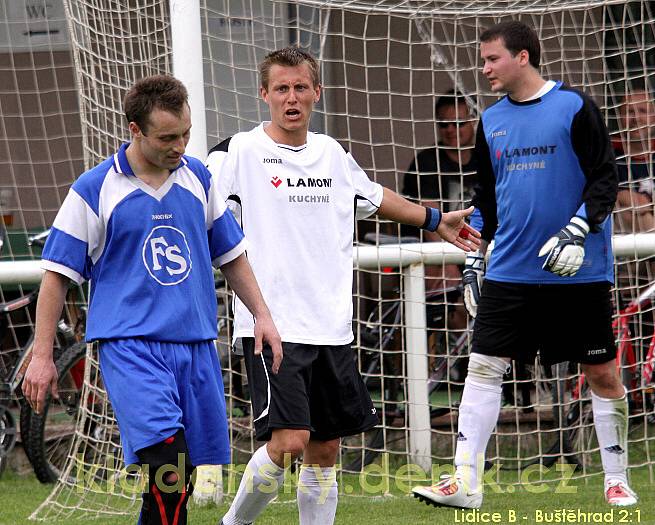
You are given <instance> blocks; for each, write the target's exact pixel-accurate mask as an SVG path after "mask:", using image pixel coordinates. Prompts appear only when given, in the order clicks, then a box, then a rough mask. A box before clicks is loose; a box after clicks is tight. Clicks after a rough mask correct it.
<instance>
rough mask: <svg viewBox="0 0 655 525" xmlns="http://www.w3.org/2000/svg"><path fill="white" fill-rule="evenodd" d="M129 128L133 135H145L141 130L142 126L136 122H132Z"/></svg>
mask: <svg viewBox="0 0 655 525" xmlns="http://www.w3.org/2000/svg"><path fill="white" fill-rule="evenodd" d="M127 128H128V129H129V130H130V133H131V134H132V137H138V136H139V135H143V131H142V130H141V128H140V127H139V125H138V124H137V123H136V122H130V123H129V125H128V126H127Z"/></svg>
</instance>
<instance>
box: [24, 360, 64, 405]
mask: <svg viewBox="0 0 655 525" xmlns="http://www.w3.org/2000/svg"><path fill="white" fill-rule="evenodd" d="M58 379H59V376H58V374H57V367H56V366H55V363H54V362H53V360H52V358H50V357H48V358H42V357H37V356H34V355H33V356H32V360H31V361H30V364H29V366H28V367H27V371H26V372H25V378H24V379H23V384H22V386H21V389H22V390H23V396H24V397H25V399H26V401H27V402H28V403H29V405H30V406H31V407H32V410H34V411H35V412H36V413H37V414H41V413H42V412H43V409H44V408H45V400H46V397H47V395H48V391H50V392H52V397H54V398H55V399H59V392H58V390H57V381H58Z"/></svg>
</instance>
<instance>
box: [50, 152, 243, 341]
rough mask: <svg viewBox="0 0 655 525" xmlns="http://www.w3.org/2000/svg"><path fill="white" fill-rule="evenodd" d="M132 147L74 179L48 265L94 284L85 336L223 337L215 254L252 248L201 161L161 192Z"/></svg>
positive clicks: (181, 169)
mask: <svg viewBox="0 0 655 525" xmlns="http://www.w3.org/2000/svg"><path fill="white" fill-rule="evenodd" d="M127 146H128V145H127V144H124V145H123V146H122V147H121V148H120V150H119V151H118V152H117V153H116V154H115V155H113V156H111V157H109V158H108V159H106V160H105V161H103V162H102V163H100V164H99V165H97V166H96V167H95V168H93V169H91V170H89V171H87V172H86V173H84V174H82V175H81V176H80V177H79V178H78V179H77V180H76V181H75V182H74V183H73V185H72V187H71V189H70V191H69V193H68V196H67V197H66V199H65V200H64V203H63V204H62V207H61V209H60V210H59V213H58V214H57V217H56V218H55V221H54V224H53V227H52V229H51V233H50V235H49V237H48V241H47V243H46V245H45V247H44V249H43V264H42V265H43V268H44V269H46V270H51V271H54V272H57V273H60V274H63V275H65V276H67V277H69V278H71V279H73V280H74V281H76V282H78V283H81V282H83V281H85V280H90V281H91V292H90V298H89V315H88V319H87V328H86V338H87V340H88V341H92V340H97V339H116V338H128V337H129V338H134V337H141V338H144V339H148V340H152V341H166V342H177V343H187V342H194V341H204V340H209V339H215V338H216V335H217V334H216V294H215V291H214V277H213V272H212V268H211V263H212V261H213V262H214V264H216V265H218V266H220V265H223V264H225V263H227V262H230V261H232V260H234V259H236V258H237V257H238V256H239V255H241V254H242V253H243V252H244V251H245V249H246V241H245V239H244V236H243V232H242V231H241V229H240V228H239V225H238V224H237V222H236V220H235V219H234V216H233V215H232V213H230V212H229V211H227V209H226V206H225V201H224V199H223V198H222V197H221V195H220V193H219V192H218V189H217V185H216V182H215V180H214V179H213V178H212V176H211V174H210V173H209V171H207V168H206V167H205V166H204V165H203V164H202V162H200V161H199V160H197V159H194V158H192V157H183V159H182V162H181V163H180V165H179V166H178V167H177V168H176V169H175V170H173V171H171V174H170V175H169V177H168V179H167V180H166V182H165V183H164V184H163V185H162V186H161V187H160V188H159V189H157V190H155V189H153V188H152V187H150V186H148V185H147V184H145V183H144V182H143V181H141V180H140V179H139V178H137V177H136V176H135V175H134V173H133V171H132V169H131V168H130V165H129V163H128V161H127V156H126V154H125V150H126V149H127Z"/></svg>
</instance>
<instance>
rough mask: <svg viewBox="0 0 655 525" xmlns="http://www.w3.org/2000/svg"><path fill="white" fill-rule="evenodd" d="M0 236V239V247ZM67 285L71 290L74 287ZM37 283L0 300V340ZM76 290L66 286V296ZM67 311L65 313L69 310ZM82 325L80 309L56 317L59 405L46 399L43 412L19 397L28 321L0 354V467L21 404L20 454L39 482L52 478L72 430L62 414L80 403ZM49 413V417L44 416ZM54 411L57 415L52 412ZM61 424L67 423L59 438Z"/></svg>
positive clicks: (39, 242) (27, 354)
mask: <svg viewBox="0 0 655 525" xmlns="http://www.w3.org/2000/svg"><path fill="white" fill-rule="evenodd" d="M47 234H48V231H46V232H43V233H41V234H38V235H35V236H31V237H29V238H28V245H30V246H41V247H42V246H43V244H44V243H45V239H46V237H47ZM0 238H2V240H3V241H4V229H0ZM2 244H3V242H0V247H1V246H2ZM71 290H75V289H74V288H73V289H71ZM38 293H39V290H38V288H37V289H36V290H34V291H32V292H30V293H28V294H26V295H23V296H21V297H19V298H17V299H14V300H12V301H8V302H6V303H3V304H0V316H1V317H0V340H4V339H5V337H6V335H7V334H8V331H9V330H8V329H9V327H10V326H12V323H11V319H10V317H11V316H12V315H13V314H16V313H17V312H21V313H22V312H25V314H24V315H26V316H28V318H29V315H30V314H29V313H27V312H29V311H30V309H32V308H33V305H34V304H35V303H36V300H37V298H38ZM74 293H75V292H72V291H69V295H68V297H69V298H71V297H72V295H74ZM69 317H70V316H69ZM83 326H84V316H83V310H80V311H79V313H78V315H77V316H76V318H75V319H74V321H73V323H72V324H71V323H69V322H67V321H66V320H64V318H62V319H60V321H59V322H58V324H57V327H56V341H55V353H54V359H55V363H56V367H57V370H58V372H59V379H58V387H59V391H60V399H59V401H58V403H59V405H60V406H61V407H62V408H63V410H59V411H58V410H53V409H52V408H51V404H48V405H47V406H46V408H45V410H44V413H43V414H36V413H34V412H33V411H32V409H31V407H30V406H29V405H28V404H27V403H26V402H25V401H24V399H23V397H22V393H21V391H20V386H21V383H22V380H23V378H24V375H25V372H26V370H27V367H28V365H29V362H30V359H31V357H32V350H33V344H34V332H33V326H32V327H31V328H30V335H29V336H28V338H27V340H26V341H25V343H24V344H22V345H17V349H16V350H10V351H3V352H2V354H1V356H0V357H1V358H0V365H1V367H2V370H0V372H1V375H0V378H1V381H0V422H1V423H0V471H1V470H2V469H4V468H5V466H6V463H7V457H8V455H9V453H10V452H11V451H12V450H13V448H14V446H15V445H16V442H17V431H18V428H17V426H16V421H15V418H14V415H13V411H12V408H13V407H18V409H19V410H20V418H19V428H20V435H21V440H22V443H23V448H24V450H25V454H26V456H27V458H28V460H29V462H30V464H31V465H32V467H33V469H34V472H35V474H36V476H37V478H38V479H39V480H40V481H41V482H52V481H55V480H56V479H57V473H58V472H59V471H60V469H59V468H58V466H59V465H60V464H61V462H62V460H61V459H59V458H60V457H61V456H62V455H63V454H64V453H67V452H68V444H69V442H70V439H67V438H70V437H72V434H73V432H74V424H73V425H72V429H71V426H70V425H65V424H64V423H65V422H64V418H63V417H62V414H68V416H69V417H68V419H69V420H72V422H73V423H74V421H75V413H76V412H77V407H78V406H79V397H76V396H77V395H78V394H77V393H76V392H79V390H80V389H81V386H82V384H81V378H82V375H81V373H83V367H84V362H83V359H84V351H83V345H82V344H80V343H77V341H78V340H79V339H80V337H81V336H80V333H81V331H82V330H83ZM48 413H50V418H48ZM53 416H56V417H53ZM63 429H67V430H66V432H65V435H66V436H67V438H64V434H63V433H62V432H63Z"/></svg>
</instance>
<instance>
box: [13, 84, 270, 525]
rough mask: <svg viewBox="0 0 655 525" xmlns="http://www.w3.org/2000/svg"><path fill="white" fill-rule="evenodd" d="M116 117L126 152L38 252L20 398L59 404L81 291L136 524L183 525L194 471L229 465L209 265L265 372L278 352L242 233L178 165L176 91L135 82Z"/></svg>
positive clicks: (185, 163) (71, 204) (67, 204)
mask: <svg viewBox="0 0 655 525" xmlns="http://www.w3.org/2000/svg"><path fill="white" fill-rule="evenodd" d="M124 110H125V115H126V116H127V120H128V122H129V131H130V134H131V138H132V140H131V142H130V143H127V144H123V145H122V146H121V147H120V149H119V150H118V151H117V152H116V153H115V154H114V155H112V156H111V157H109V158H107V159H106V160H105V161H103V162H102V163H100V164H98V165H97V166H96V167H94V168H93V169H91V170H89V171H87V172H86V173H84V174H82V175H81V176H80V177H79V178H78V179H77V180H76V181H75V182H74V183H73V186H72V187H71V189H70V191H69V193H68V196H67V197H66V199H65V200H64V203H63V205H62V207H61V210H60V211H59V213H58V214H57V217H56V218H55V221H54V224H53V227H52V231H51V233H50V236H49V238H48V241H47V243H46V246H45V248H44V250H43V267H44V269H45V270H46V272H45V275H44V277H43V283H42V286H41V293H40V295H39V301H38V305H37V316H36V334H35V343H34V356H33V358H32V361H31V363H30V365H29V368H28V370H27V373H26V376H25V381H24V383H23V391H24V394H25V397H26V398H27V399H28V401H29V402H30V403H31V404H32V406H33V407H35V409H36V411H37V412H40V411H41V410H42V408H43V406H44V403H45V400H46V395H47V394H48V391H49V390H50V389H51V390H52V394H53V395H54V396H56V395H57V391H56V385H57V372H56V370H55V366H54V363H53V359H52V345H53V338H54V333H55V325H56V322H57V320H58V319H59V316H60V314H61V311H62V307H63V303H64V297H65V293H66V289H67V285H68V282H69V280H74V281H76V282H78V283H82V282H83V281H86V280H88V281H90V298H89V315H88V320H87V328H86V338H87V341H90V342H91V341H93V342H95V344H97V345H98V355H99V360H100V369H101V373H102V377H103V381H104V384H105V387H106V389H107V393H108V395H109V399H110V401H111V404H112V407H113V409H114V412H115V414H116V418H117V420H118V425H119V429H120V432H121V439H122V444H123V452H124V456H125V462H126V463H128V464H132V463H137V464H141V465H143V466H144V468H145V466H147V467H148V472H147V474H148V479H149V481H148V489H147V491H146V492H144V494H143V506H142V510H141V515H140V519H139V523H140V524H141V525H162V524H168V525H174V524H175V525H182V524H185V523H186V515H187V514H186V503H187V500H188V497H189V495H190V494H191V491H192V488H193V485H192V483H191V476H192V473H193V470H194V465H200V464H219V465H221V464H226V463H229V461H230V448H229V436H228V429H227V419H226V412H225V399H224V394H223V383H222V378H221V370H220V364H219V362H218V359H217V355H216V349H215V346H214V339H215V338H216V337H217V328H216V327H217V325H216V295H215V292H214V278H213V273H212V263H213V264H214V265H216V266H218V267H220V268H221V271H222V272H223V273H224V275H225V276H226V278H227V280H228V282H229V283H230V285H231V286H232V288H233V289H234V290H235V292H236V294H237V295H238V296H239V297H240V298H241V300H242V301H243V302H244V304H245V305H246V306H247V308H248V309H249V311H250V312H251V314H252V316H253V317H254V322H255V335H254V341H255V343H254V344H255V346H256V349H255V353H257V352H259V351H261V348H262V342H263V341H264V342H266V343H268V344H269V345H270V346H271V347H272V352H273V355H274V365H273V370H272V372H273V373H276V372H277V369H278V367H279V365H280V359H281V357H282V349H281V345H280V337H279V335H278V333H277V329H276V328H275V325H274V324H273V321H272V319H271V316H270V313H269V311H268V308H267V306H266V304H265V303H264V300H263V298H262V295H261V292H260V291H259V287H258V285H257V282H256V281H255V278H254V275H253V273H252V270H251V268H250V265H249V263H248V261H247V259H246V257H245V254H244V251H245V249H246V241H245V239H244V235H243V232H242V230H241V228H240V227H239V225H238V224H237V222H236V221H235V219H234V217H233V215H232V214H231V212H229V211H228V210H227V209H226V206H225V202H224V200H223V199H222V198H221V197H220V195H219V193H218V191H217V185H216V180H215V179H214V178H213V177H212V175H211V174H210V173H209V172H208V171H207V169H206V168H205V166H204V165H203V163H201V162H200V161H199V160H197V159H195V158H192V157H187V156H185V155H184V151H185V148H186V145H187V143H188V141H189V136H190V130H191V118H190V111H189V106H188V102H187V91H186V89H185V87H184V86H183V85H182V83H181V82H179V81H178V80H176V79H175V78H173V77H171V76H165V75H161V76H153V77H148V78H145V79H142V80H140V81H139V82H137V83H136V84H134V86H132V88H131V89H130V90H129V92H128V93H127V95H126V97H125V101H124ZM179 458H183V462H181V460H180V459H179ZM181 463H183V465H181V467H182V468H180V469H178V470H177V471H170V470H168V469H169V467H167V466H170V465H180V464H181Z"/></svg>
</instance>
